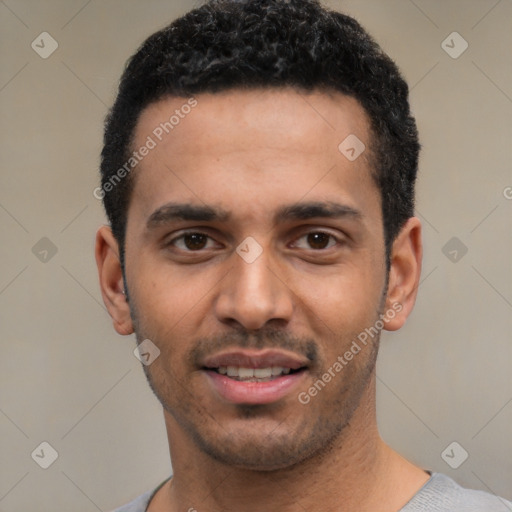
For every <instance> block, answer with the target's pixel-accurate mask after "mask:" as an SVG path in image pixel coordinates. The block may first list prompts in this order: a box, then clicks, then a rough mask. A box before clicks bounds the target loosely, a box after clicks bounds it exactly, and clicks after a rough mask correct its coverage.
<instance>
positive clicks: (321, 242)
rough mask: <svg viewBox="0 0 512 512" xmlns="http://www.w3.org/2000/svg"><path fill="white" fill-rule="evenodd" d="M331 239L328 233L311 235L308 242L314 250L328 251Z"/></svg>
mask: <svg viewBox="0 0 512 512" xmlns="http://www.w3.org/2000/svg"><path fill="white" fill-rule="evenodd" d="M331 238H332V236H331V235H328V234H327V233H309V234H308V235H307V242H308V245H309V246H310V247H311V248H312V249H326V248H327V247H329V241H330V239H331Z"/></svg>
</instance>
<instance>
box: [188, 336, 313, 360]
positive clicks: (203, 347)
mask: <svg viewBox="0 0 512 512" xmlns="http://www.w3.org/2000/svg"><path fill="white" fill-rule="evenodd" d="M228 348H233V349H235V348H245V349H254V350H263V349H269V348H273V349H283V350H289V351H290V352H294V353H296V354H299V355H302V356H304V357H306V358H307V359H308V360H309V361H310V363H316V362H317V360H318V348H317V343H316V342H315V341H314V340H313V339H312V338H309V337H300V336H295V335H293V334H291V333H288V332H286V331H283V330H279V329H273V328H265V329H261V330H258V331H248V330H246V329H240V330H237V331H232V332H229V333H224V334H218V335H213V336H207V337H202V338H199V339H198V340H197V342H196V344H195V346H194V348H193V349H192V350H191V352H190V355H189V360H190V363H192V364H193V365H195V366H199V365H200V363H201V361H203V360H204V358H206V357H208V356H210V355H213V354H215V353H217V352H220V351H221V350H225V349H228Z"/></svg>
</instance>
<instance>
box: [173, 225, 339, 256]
mask: <svg viewBox="0 0 512 512" xmlns="http://www.w3.org/2000/svg"><path fill="white" fill-rule="evenodd" d="M316 234H321V235H327V236H328V237H329V238H330V240H334V242H335V243H334V244H331V245H328V246H327V247H325V248H322V249H313V248H306V249H305V250H311V251H313V252H322V251H327V250H328V249H331V248H332V247H334V246H335V245H341V244H342V243H343V242H342V240H340V239H339V238H338V237H336V236H335V235H333V234H332V233H329V232H328V231H323V230H316V231H309V232H307V233H304V234H303V235H301V236H300V237H298V238H296V239H295V240H294V242H293V244H294V245H295V244H296V243H297V242H298V241H299V240H301V239H303V238H305V237H308V236H309V235H316ZM191 235H201V236H204V237H206V238H208V240H214V239H213V237H211V236H210V235H208V234H207V233H204V232H201V231H187V232H185V233H182V234H181V235H179V236H177V237H175V238H173V239H171V240H170V241H169V242H168V243H167V244H166V245H168V246H174V247H176V242H177V241H179V240H184V239H185V237H187V236H191ZM207 243H208V242H207ZM329 243H330V242H329ZM177 249H179V250H181V251H183V252H188V253H201V252H203V251H204V250H207V249H208V248H202V249H198V250H195V251H194V250H192V249H187V248H180V247H177Z"/></svg>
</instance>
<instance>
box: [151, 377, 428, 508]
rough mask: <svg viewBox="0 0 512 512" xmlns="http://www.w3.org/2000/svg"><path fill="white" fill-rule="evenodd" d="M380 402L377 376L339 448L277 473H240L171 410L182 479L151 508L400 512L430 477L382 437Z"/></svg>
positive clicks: (174, 448) (173, 451)
mask: <svg viewBox="0 0 512 512" xmlns="http://www.w3.org/2000/svg"><path fill="white" fill-rule="evenodd" d="M374 397H375V379H373V380H372V382H371V385H370V386H369V389H368V396H363V397H362V400H361V405H360V407H359V408H358V409H357V410H356V412H355V413H354V415H353V417H352V419H351V421H350V424H349V425H348V426H346V427H345V428H344V430H343V431H342V432H341V433H340V435H339V436H338V437H337V438H336V439H335V441H334V443H333V445H332V446H330V447H327V449H326V450H324V451H323V452H322V453H319V454H316V455H315V456H313V457H311V458H310V459H308V460H304V461H302V462H301V463H300V464H296V465H294V466H292V467H288V468H284V469H279V470H275V471H255V470H247V469H243V468H235V467H230V466H226V465H225V464H222V463H219V462H218V461H216V460H213V459H212V458H211V457H209V456H208V455H207V454H205V453H204V452H202V451H201V450H200V449H199V448H198V446H197V444H196V443H195V442H194V440H193V439H190V436H188V434H187V433H186V432H184V431H183V429H181V428H180V426H179V425H178V424H177V423H176V422H175V420H174V418H172V416H171V415H169V414H168V413H165V415H166V425H167V430H168V434H169V445H170V450H171V454H172V463H173V470H174V475H173V478H172V480H171V482H170V483H169V484H168V485H166V486H164V487H163V488H162V489H161V490H160V491H159V493H157V496H155V499H154V500H153V501H152V503H151V506H150V508H149V509H148V510H150V511H151V512H153V511H154V512H158V511H159V510H166V511H173V512H174V511H178V510H194V509H195V510H197V511H199V512H200V511H202V510H208V511H212V512H214V511H215V512H216V511H221V510H223V511H233V510H241V509H242V510H244V512H253V511H254V512H256V511H261V510H276V509H279V510H280V511H282V512H303V511H304V510H308V511H311V512H316V511H320V510H322V511H324V510H336V511H343V512H352V511H354V512H355V511H357V512H361V511H362V510H365V511H366V510H368V511H369V510H379V512H381V511H385V510H390V511H395V510H399V509H400V508H401V507H402V506H403V505H404V504H405V503H406V502H407V501H408V500H409V499H410V498H411V497H412V495H413V494H414V493H415V492H416V491H417V489H418V488H419V487H421V485H423V483H424V482H425V481H426V480H427V479H428V475H426V473H424V472H423V471H421V470H420V469H419V468H416V467H415V466H413V465H411V464H410V463H408V462H407V461H405V459H403V458H401V457H400V456H399V455H398V454H396V453H395V452H393V451H392V450H391V449H390V448H389V447H387V445H386V444H385V443H384V442H383V441H382V440H381V438H380V436H379V434H378V430H377V425H376V418H375V401H374Z"/></svg>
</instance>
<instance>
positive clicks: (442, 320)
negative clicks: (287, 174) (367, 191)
mask: <svg viewBox="0 0 512 512" xmlns="http://www.w3.org/2000/svg"><path fill="white" fill-rule="evenodd" d="M194 5H195V2H191V1H188V2H187V1H184V0H180V1H175V0H173V1H169V0H165V1H164V0H150V1H144V2H143V1H136V0H108V1H100V0H92V1H87V0H67V1H64V0H50V1H44V2H43V1H36V0H33V1H31V0H5V1H2V2H0V14H1V26H0V29H1V30H0V33H1V34H2V35H1V43H2V60H1V67H0V101H1V105H2V115H1V118H0V119H1V128H0V129H1V140H2V150H1V152H0V156H1V161H2V167H1V169H2V170H1V178H0V223H1V240H2V243H1V245H0V257H1V266H0V312H1V318H0V329H1V337H0V340H1V341H0V342H1V357H0V380H1V395H0V443H1V451H0V453H1V455H0V458H1V468H0V511H2V512H36V511H37V512H50V511H51V512H54V511H56V510H59V511H61V510H67V511H71V510H72V511H75V512H94V511H96V510H101V511H106V510H109V509H111V508H113V507H114V506H117V505H120V504H121V503H123V502H125V501H127V500H128V499H130V498H133V497H134V496H136V495H138V494H140V493H141V492H143V491H145V490H147V489H149V488H151V487H153V486H155V485H156V484H157V483H159V482H160V481H161V480H162V479H164V478H165V477H166V476H167V475H168V474H169V472H170V463H169V456H168V452H167V441H166V437H165V431H164V426H163V421H162V417H161V412H160V408H159V405H158V403H157V401H156V399H155V398H154V397H153V395H152V394H151V392H150V391H149V389H148V387H147V385H146V382H145V379H144V376H143V372H142V370H141V368H140V367H139V364H140V363H139V362H138V361H137V360H136V359H135V357H134V356H133V353H132V351H133V349H134V343H135V342H134V339H133V337H130V338H122V337H120V336H118V335H116V334H115V333H114V331H113V329H112V327H111V323H110V320H109V317H108V315H107V313H106V311H105V309H104V307H103V304H102V301H101V297H100V293H99V289H98V285H97V278H96V268H95V264H94V261H93V240H94V234H95V231H96V229H97V227H98V226H99V225H100V224H101V223H103V222H104V217H103V212H102V208H101V204H100V203H99V202H98V201H97V200H96V199H95V198H94V197H93V194H92V191H93V189H94V188H95V187H96V186H97V184H98V174H97V168H98V161H99V152H100V148H101V141H102V123H103V119H104V116H105V113H106V109H107V107H108V106H109V105H110V104H111V102H112V101H113V98H114V94H115V89H116V84H117V80H118V78H119V76H120V73H121V70H122V68H123V65H124V62H125V60H126V59H127V58H128V57H129V55H130V54H131V53H132V52H133V51H134V50H135V49H136V48H137V47H138V45H139V44H140V43H141V42H142V40H143V39H144V38H145V37H146V36H148V35H149V34H150V33H152V32H154V31H155V30H156V29H159V28H160V27H162V26H163V25H165V24H166V23H167V22H169V21H171V20H172V19H173V18H174V17H176V16H177V15H179V14H181V13H183V12H185V11H186V10H188V9H189V8H191V7H193V6H194ZM329 5H331V6H333V7H335V8H339V9H342V10H344V11H346V12H347V13H349V14H352V15H354V16H355V17H356V18H358V19H359V20H360V21H361V22H362V23H363V25H364V26H366V28H367V29H368V30H369V31H370V32H371V33H372V34H373V35H374V36H375V37H376V39H377V40H378V41H379V42H380V43H381V44H382V46H383V47H384V49H385V50H386V51H388V53H389V54H390V55H391V56H392V57H393V58H394V59H395V60H396V61H397V63H398V64H399V66H400V67H401V69H402V70H403V72H404V74H405V76H406V78H407V79H408V81H409V83H410V85H411V88H412V93H411V100H412V107H413V110H414V112H415V115H416V116H417V120H418V124H419V128H420V133H421V138H422V143H423V146H424V149H423V152H422V158H421V174H420V178H419V183H418V215H419V216H420V217H421V218H422V220H423V224H424V237H425V246H426V251H425V258H424V273H423V282H422V284H421V289H420V296H419V300H418V303H417V307H416V310H415V312H414V313H413V315H412V317H411V318H410V320H409V322H408V324H407V325H406V326H405V328H404V329H403V330H402V331H400V332H399V333H394V334H391V335H386V334H385V335H384V337H383V346H382V352H381V355H380V361H379V366H378V375H379V389H378V401H379V407H378V413H379V421H380V426H381V431H382V434H383V436H384V438H385V439H386V440H387V441H388V442H389V443H390V444H391V445H393V446H394V447H395V448H397V449H398V450H399V451H401V452H402V453H403V454H405V455H406V456H407V457H409V458H410V459H412V460H413V461H415V462H417V463H418V464H420V465H422V466H423V467H426V468H430V469H433V470H436V471H442V472H445V473H447V474H449V475H450V476H452V477H454V478H456V479H457V480H458V481H459V482H461V483H463V484H465V485H467V486H471V487H475V488H480V489H486V490H490V491H493V492H495V493H498V494H501V495H502V496H504V497H507V498H508V499H511V498H512V485H511V482H512V441H511V438H512V436H511V435H510V433H511V432H510V425H512V380H511V379H512V377H511V375H512V372H511V371H510V367H511V362H512V344H511V343H510V337H511V335H510V333H511V327H512V323H511V319H512V314H511V313H512V272H511V254H512V238H511V233H512V229H511V228H512V222H511V219H512V199H511V197H512V188H511V187H512V168H511V161H512V158H511V156H512V155H511V141H512V129H511V123H510V119H511V114H512V72H511V61H510V48H511V47H512V40H511V34H512V31H511V30H510V26H511V22H512V2H511V1H510V0H501V1H497V0H434V1H426V0H415V1H414V2H413V1H409V0H385V1H383V0H362V1H361V0H359V1H356V0H351V1H337V0H330V1H329ZM43 31H47V32H49V33H50V34H51V36H52V37H53V38H55V40H56V41H57V42H58V45H59V46H58V49H57V50H56V51H55V53H53V54H52V55H51V56H50V57H48V58H47V59H43V58H41V57H40V56H39V55H38V54H37V53H36V52H35V51H34V50H33V49H32V48H31V42H32V41H33V40H34V39H36V37H37V36H38V35H39V34H40V33H41V32H43ZM453 31H457V32H458V33H460V34H461V35H462V37H463V38H464V39H465V40H466V41H467V42H468V43H469V47H468V49H467V50H466V51H465V52H464V53H463V54H462V55H460V56H459V57H458V58H457V59H453V58H452V57H450V56H449V55H448V54H447V53H446V52H445V51H444V50H443V49H442V47H441V43H442V41H443V40H444V39H445V38H446V37H447V36H448V35H449V34H451V33H452V32H453ZM39 40H40V39H39ZM36 42H37V40H36ZM450 44H451V43H450ZM454 44H455V43H454ZM457 44H459V43H457ZM452 46H453V45H452ZM46 48H48V46H46ZM457 48H460V46H456V45H455V49H457ZM507 196H508V199H507ZM43 237H47V238H48V239H49V240H51V242H52V243H53V244H54V246H55V247H56V249H57V253H56V254H55V255H53V256H52V253H51V252H49V253H48V254H47V255H45V254H44V252H41V251H44V250H48V247H49V246H48V242H44V241H43V242H40V244H42V245H39V246H36V249H34V250H33V247H34V246H35V245H36V244H37V243H38V241H39V240H40V239H41V238H43ZM452 237H457V238H458V239H459V240H460V242H458V243H462V244H464V245H465V246H466V247H467V249H468V252H467V254H465V255H464V256H463V257H460V254H461V253H460V252H459V253H458V255H459V258H460V259H459V260H458V261H456V262H452V261H450V259H449V258H448V257H447V256H445V254H444V253H443V247H444V246H445V244H446V243H447V242H448V241H449V240H450V239H451V238H452ZM45 244H47V245H45ZM450 250H451V249H450ZM445 252H448V251H447V250H446V249H445ZM34 253H35V254H34ZM45 257H46V259H47V261H41V260H40V258H42V259H43V260H44V258H45ZM43 441H46V442H48V443H50V445H51V446H52V447H53V448H54V449H55V450H56V451H57V452H58V455H59V456H58V458H57V460H56V461H55V462H54V463H53V464H52V465H51V466H50V467H49V468H48V469H46V470H44V469H42V468H40V467H39V466H38V465H37V464H36V462H35V461H34V460H33V459H32V458H31V453H32V452H33V451H34V450H35V449H36V448H37V447H38V446H39V445H40V443H41V442H43ZM453 441H457V442H458V443H459V444H460V445H461V446H462V447H463V448H464V449H465V450H466V451H467V452H468V453H469V458H468V459H467V460H466V461H465V462H464V463H463V464H462V465H461V466H460V467H459V468H458V469H451V468H450V467H449V466H448V465H447V464H446V462H445V461H444V460H443V458H442V457H441V453H442V452H443V450H444V449H445V448H446V447H447V446H448V445H449V444H450V443H452V442H453ZM457 450H459V451H457ZM43 451H44V447H43ZM37 453H39V455H41V451H40V449H39V451H37V450H36V454H37ZM453 453H454V458H457V457H460V453H461V452H460V449H459V448H456V450H455V451H454V452H453ZM49 454H50V452H49V450H48V449H47V448H46V452H45V455H44V457H41V456H40V457H39V459H38V460H39V461H41V460H42V459H43V458H45V457H46V459H45V460H46V461H48V460H49V459H48V457H49V456H50V455H49ZM34 458H35V459H37V457H36V456H34ZM199 506H200V505H199V504H198V507H199Z"/></svg>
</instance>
